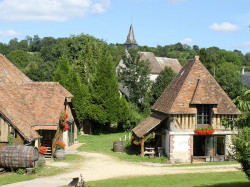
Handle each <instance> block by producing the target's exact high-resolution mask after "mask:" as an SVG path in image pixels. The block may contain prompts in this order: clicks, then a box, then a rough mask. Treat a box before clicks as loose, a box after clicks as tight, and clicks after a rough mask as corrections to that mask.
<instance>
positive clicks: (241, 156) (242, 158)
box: [224, 90, 250, 180]
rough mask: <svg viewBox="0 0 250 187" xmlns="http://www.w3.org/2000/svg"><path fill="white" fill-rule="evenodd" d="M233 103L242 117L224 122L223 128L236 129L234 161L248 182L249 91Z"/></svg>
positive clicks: (249, 177)
mask: <svg viewBox="0 0 250 187" xmlns="http://www.w3.org/2000/svg"><path fill="white" fill-rule="evenodd" d="M233 102H234V103H235V104H236V105H237V107H238V108H239V109H240V110H241V112H242V115H241V116H240V117H239V119H238V120H237V121H233V120H226V121H224V126H226V127H231V128H235V127H236V128H237V129H238V134H235V136H234V137H233V143H234V145H235V147H236V159H237V160H238V161H239V162H240V163H241V166H242V169H243V171H244V172H245V174H246V175H247V177H248V179H249V180H250V123H249V122H250V90H247V91H246V92H245V94H244V95H243V96H238V97H237V98H235V99H234V100H233Z"/></svg>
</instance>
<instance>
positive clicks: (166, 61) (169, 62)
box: [155, 57, 182, 73]
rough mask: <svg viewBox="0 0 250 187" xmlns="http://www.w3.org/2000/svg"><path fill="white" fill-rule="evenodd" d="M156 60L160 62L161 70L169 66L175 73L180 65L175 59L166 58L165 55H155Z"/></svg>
mask: <svg viewBox="0 0 250 187" xmlns="http://www.w3.org/2000/svg"><path fill="white" fill-rule="evenodd" d="M155 58H156V60H157V62H158V63H159V64H160V66H161V69H162V70H163V69H164V68H165V67H169V68H171V69H172V70H173V71H174V72H175V73H179V71H180V70H181V68H182V66H181V64H180V63H179V61H178V60H177V59H174V58H166V57H155Z"/></svg>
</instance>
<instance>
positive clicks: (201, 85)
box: [190, 78, 218, 104]
mask: <svg viewBox="0 0 250 187" xmlns="http://www.w3.org/2000/svg"><path fill="white" fill-rule="evenodd" d="M190 104H218V101H217V100H216V98H214V97H213V96H212V95H211V92H210V91H209V89H208V88H207V85H206V82H205V80H202V79H200V78H199V79H198V82H197V85H196V88H195V91H194V95H193V98H192V100H191V102H190Z"/></svg>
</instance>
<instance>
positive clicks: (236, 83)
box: [215, 62, 243, 99]
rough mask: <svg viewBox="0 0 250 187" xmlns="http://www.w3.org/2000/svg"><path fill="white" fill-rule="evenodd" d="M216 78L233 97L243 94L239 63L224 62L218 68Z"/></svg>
mask: <svg viewBox="0 0 250 187" xmlns="http://www.w3.org/2000/svg"><path fill="white" fill-rule="evenodd" d="M215 79H216V81H217V82H218V83H219V84H220V86H221V87H222V88H223V90H224V91H225V92H226V93H227V95H228V96H229V97H230V98H231V99H233V98H236V97H237V96H239V95H241V94H242V90H243V85H242V84H241V81H240V71H239V67H238V66H237V65H235V64H233V63H231V62H225V63H222V64H221V65H220V66H219V67H218V68H217V71H216V76H215Z"/></svg>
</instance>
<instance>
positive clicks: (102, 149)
mask: <svg viewBox="0 0 250 187" xmlns="http://www.w3.org/2000/svg"><path fill="white" fill-rule="evenodd" d="M125 135H126V137H127V138H128V136H129V133H128V132H123V133H113V134H101V135H83V136H79V137H78V140H79V142H81V143H85V144H84V145H82V146H81V147H80V148H78V150H79V151H89V152H99V153H104V154H108V155H111V156H115V157H117V158H119V159H122V160H126V161H131V162H155V163H166V161H167V160H168V159H167V157H164V156H163V157H160V158H159V157H156V158H148V156H145V157H144V158H142V157H141V156H140V155H135V154H132V155H129V154H127V153H125V152H123V153H114V152H113V142H114V141H118V140H120V138H121V139H122V141H124V140H125ZM138 147H139V149H140V146H138ZM236 163H238V162H236V161H230V162H229V161H225V162H206V163H199V164H198V163H197V164H196V163H194V164H181V165H175V166H176V167H180V166H187V165H188V166H201V165H225V164H236Z"/></svg>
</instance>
